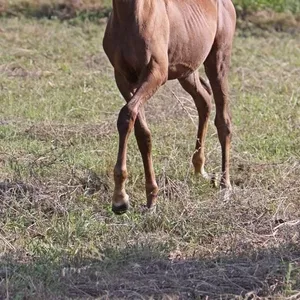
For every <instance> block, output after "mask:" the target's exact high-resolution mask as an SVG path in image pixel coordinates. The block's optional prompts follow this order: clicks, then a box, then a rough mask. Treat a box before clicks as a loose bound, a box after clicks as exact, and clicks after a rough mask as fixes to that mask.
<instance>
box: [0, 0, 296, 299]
mask: <svg viewBox="0 0 300 300" xmlns="http://www.w3.org/2000/svg"><path fill="white" fill-rule="evenodd" d="M11 3H13V1H11ZM104 23H105V21H103V22H97V23H95V22H90V21H87V20H86V21H82V20H73V21H69V22H60V21H58V20H47V19H40V20H37V19H31V18H15V17H11V18H2V19H0V35H1V38H0V104H1V105H0V299H92V298H98V299H122V298H125V299H262V298H264V297H265V298H264V299H266V298H267V297H269V298H268V299H297V297H300V246H299V243H300V233H299V232H300V179H299V178H300V161H299V158H300V147H299V145H300V102H299V100H300V96H299V95H300V86H299V78H300V33H297V31H293V33H291V32H286V33H284V32H274V31H272V32H270V31H262V30H259V29H257V28H256V29H253V30H249V28H248V29H247V31H245V30H243V31H242V30H239V31H238V32H237V34H236V39H235V45H234V52H233V58H232V72H231V77H230V86H231V109H232V114H233V122H234V136H233V145H232V158H231V165H232V172H231V174H232V184H233V188H234V191H233V195H232V196H231V199H230V200H229V201H228V202H224V201H223V199H222V194H221V193H220V192H219V191H218V190H216V189H214V188H213V187H211V186H210V184H209V183H207V182H205V181H204V180H202V179H197V178H195V177H194V176H193V170H192V167H191V157H192V154H193V150H194V144H195V135H196V123H197V117H196V111H195V108H194V106H193V104H192V101H191V99H190V98H189V97H188V95H187V94H185V93H184V92H183V91H182V90H181V88H180V87H179V85H178V84H177V83H176V82H169V83H168V84H167V85H166V86H165V87H163V88H161V89H160V90H159V92H158V93H157V95H156V96H155V97H154V98H153V99H151V101H150V102H149V104H148V105H147V107H146V113H147V117H148V120H149V124H150V127H151V131H152V134H153V140H154V145H153V148H154V149H153V156H154V165H155V170H156V174H157V177H158V181H159V187H160V194H159V206H158V210H157V213H156V214H153V215H143V214H141V213H140V206H141V205H142V204H143V203H144V202H145V195H144V178H143V168H142V163H141V158H140V154H139V152H138V150H137V146H136V143H135V140H134V137H133V136H132V138H131V139H130V146H129V157H128V167H129V180H128V183H127V191H128V193H129V194H130V197H131V203H132V209H131V211H130V212H129V213H128V214H126V215H122V216H115V215H113V213H112V212H111V209H110V206H111V195H112V189H113V175H112V172H113V167H114V164H115V159H116V154H117V142H118V138H117V131H116V118H117V115H118V112H119V109H120V108H121V107H122V105H123V100H122V98H121V97H120V95H119V93H118V90H117V88H116V86H115V83H114V79H113V72H112V68H111V66H110V65H109V63H108V61H107V59H106V57H105V55H104V53H103V50H102V47H101V41H102V35H103V31H104V26H105V24H104ZM201 72H202V71H201ZM174 94H175V95H176V97H175V96H174ZM183 106H184V108H183ZM213 119H214V113H213V115H212V116H211V122H210V127H209V132H208V138H207V169H208V171H209V172H211V173H212V172H216V173H218V172H220V147H219V143H218V140H217V136H216V129H215V127H214V125H213ZM151 297H152V298H151Z"/></svg>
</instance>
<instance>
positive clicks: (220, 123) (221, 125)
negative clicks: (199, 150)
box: [215, 114, 232, 138]
mask: <svg viewBox="0 0 300 300" xmlns="http://www.w3.org/2000/svg"><path fill="white" fill-rule="evenodd" d="M215 126H216V127H217V130H218V132H219V135H220V134H221V135H222V136H225V137H229V138H231V136H232V123H231V117H230V116H229V115H227V116H224V115H218V114H217V115H216V118H215Z"/></svg>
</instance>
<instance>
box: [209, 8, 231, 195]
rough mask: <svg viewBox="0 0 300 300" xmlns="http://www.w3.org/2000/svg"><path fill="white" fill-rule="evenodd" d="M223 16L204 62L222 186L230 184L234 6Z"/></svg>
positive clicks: (228, 186) (226, 186) (229, 185)
mask: <svg viewBox="0 0 300 300" xmlns="http://www.w3.org/2000/svg"><path fill="white" fill-rule="evenodd" d="M228 11H231V13H232V15H231V16H229V15H226V17H227V18H225V17H224V20H223V27H222V28H218V32H217V35H216V38H215V42H214V45H213V47H212V49H211V52H210V54H209V55H208V57H207V59H206V60H205V62H204V66H205V72H206V74H207V77H208V78H209V81H210V84H211V88H212V91H213V95H214V99H215V103H216V117H215V125H216V127H217V131H218V136H219V140H220V144H221V148H222V177H221V183H220V185H221V188H229V189H230V188H231V184H230V177H229V151H230V143H231V135H232V129H231V115H230V112H229V95H228V75H229V65H230V57H231V48H232V41H233V35H234V29H235V15H234V10H230V9H229V8H228V10H227V12H228Z"/></svg>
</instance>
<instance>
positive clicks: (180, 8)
mask: <svg viewBox="0 0 300 300" xmlns="http://www.w3.org/2000/svg"><path fill="white" fill-rule="evenodd" d="M217 10H218V8H217V1H216V0H202V1H200V0H188V1H179V0H169V1H168V19H169V24H170V38H169V49H168V56H169V79H175V78H179V77H184V76H186V75H188V74H189V73H191V72H193V71H195V70H196V69H197V68H199V66H200V65H201V64H202V63H203V62H204V60H205V59H206V57H207V55H208V54H209V52H210V50H211V47H212V45H213V42H214V39H215V36H216V31H217V19H218V12H217Z"/></svg>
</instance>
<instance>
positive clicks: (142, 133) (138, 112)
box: [112, 58, 167, 214]
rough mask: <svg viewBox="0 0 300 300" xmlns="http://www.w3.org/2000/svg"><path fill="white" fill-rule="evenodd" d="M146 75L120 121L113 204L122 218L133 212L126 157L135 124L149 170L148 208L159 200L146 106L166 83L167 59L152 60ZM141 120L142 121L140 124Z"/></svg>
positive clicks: (114, 210) (144, 160) (147, 182)
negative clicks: (128, 186)
mask: <svg viewBox="0 0 300 300" xmlns="http://www.w3.org/2000/svg"><path fill="white" fill-rule="evenodd" d="M142 74H144V75H142V76H141V79H140V84H139V87H138V89H137V90H136V91H135V93H134V95H133V97H132V98H131V99H129V101H128V103H127V104H126V105H124V106H123V108H122V109H121V111H120V114H119V117H118V121H117V127H118V132H119V151H118V157H117V163H116V165H115V168H114V180H115V190H114V194H113V201H112V210H113V212H115V213H116V214H122V213H124V212H126V211H127V210H128V208H129V197H128V195H127V194H126V191H125V181H126V179H127V176H128V174H127V166H126V156H127V142H128V137H129V135H130V133H131V131H132V129H133V127H134V126H135V123H136V126H135V134H136V137H137V141H138V145H139V149H140V151H141V154H142V158H143V162H144V168H145V177H146V193H147V207H148V208H152V207H153V205H154V204H155V200H156V197H157V190H158V188H157V184H156V181H155V177H154V170H153V166H152V160H151V140H150V138H149V134H148V133H149V132H148V129H147V126H146V122H145V118H144V113H143V104H144V103H145V102H146V101H147V100H149V99H150V98H151V96H152V95H153V94H154V93H155V92H156V91H157V89H158V88H159V87H160V86H161V85H162V84H163V83H165V82H166V80H167V59H157V58H156V59H153V58H151V59H150V62H149V64H148V65H147V66H145V71H144V72H142ZM119 88H120V87H119ZM123 96H124V95H123ZM138 116H139V117H138ZM137 118H138V120H137V122H136V119H137Z"/></svg>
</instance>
